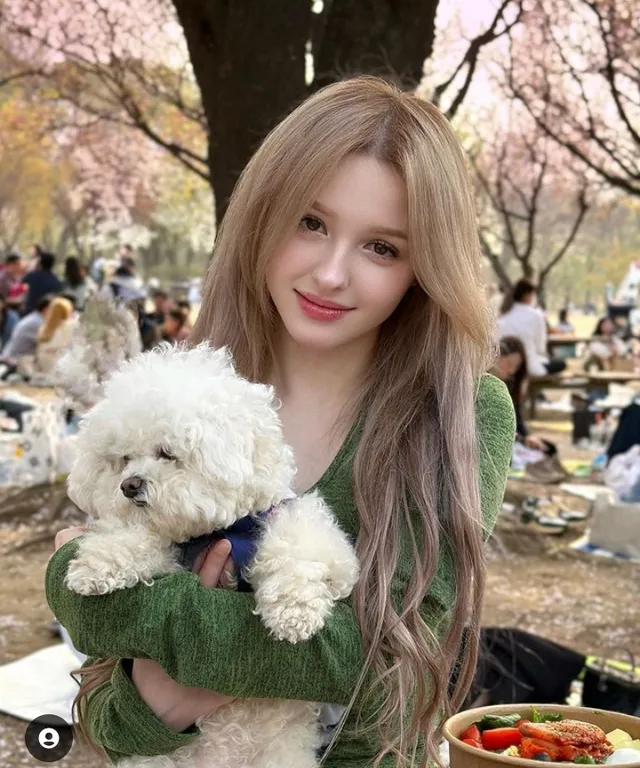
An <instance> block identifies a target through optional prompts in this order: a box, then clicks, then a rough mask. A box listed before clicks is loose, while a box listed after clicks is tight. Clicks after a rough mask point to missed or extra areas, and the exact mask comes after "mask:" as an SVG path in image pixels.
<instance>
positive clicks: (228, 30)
mask: <svg viewBox="0 0 640 768" xmlns="http://www.w3.org/2000/svg"><path fill="white" fill-rule="evenodd" d="M173 2H174V5H175V8H176V11H177V13H178V17H179V19H180V22H181V24H182V27H183V29H184V33H185V37H186V40H187V45H188V47H189V54H190V57H191V63H192V66H193V71H194V73H195V76H196V79H197V81H198V85H199V86H200V91H201V93H202V104H203V107H204V111H205V114H206V116H207V121H208V124H209V154H208V160H209V168H210V171H211V179H212V186H213V190H214V196H215V201H216V216H217V219H218V221H220V219H221V218H222V215H223V213H224V210H225V209H226V206H227V203H228V201H229V197H230V196H231V192H232V190H233V187H234V185H235V182H236V179H237V178H238V176H239V174H240V172H241V171H242V169H243V168H244V166H245V165H246V163H247V161H248V159H249V158H250V157H251V154H252V153H253V151H254V150H255V148H256V146H257V145H258V144H259V142H260V141H261V140H262V138H263V137H264V136H265V134H266V133H267V132H268V131H269V130H270V129H271V128H272V127H273V126H274V125H275V124H276V123H277V121H278V120H279V119H280V118H281V117H282V116H284V115H285V114H286V113H287V112H288V110H289V109H290V108H291V106H292V105H295V104H296V103H297V102H299V101H300V100H301V99H302V98H303V97H304V96H305V43H306V40H307V38H308V37H309V24H310V15H311V11H310V2H309V0H278V1H277V2H272V3H266V2H255V0H200V1H199V2H197V3H194V2H193V0H173Z"/></svg>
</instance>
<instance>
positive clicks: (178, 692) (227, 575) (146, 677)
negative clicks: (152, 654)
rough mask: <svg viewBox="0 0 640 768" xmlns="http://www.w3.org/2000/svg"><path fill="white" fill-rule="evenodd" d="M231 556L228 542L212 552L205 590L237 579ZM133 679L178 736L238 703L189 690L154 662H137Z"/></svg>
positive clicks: (204, 577)
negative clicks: (197, 721) (219, 711)
mask: <svg viewBox="0 0 640 768" xmlns="http://www.w3.org/2000/svg"><path fill="white" fill-rule="evenodd" d="M230 552H231V545H230V543H229V542H228V541H227V540H226V539H223V540H222V541H219V542H217V544H215V545H214V546H213V547H212V548H211V550H210V551H209V552H208V554H207V556H206V558H205V561H204V563H203V564H202V567H201V568H200V570H199V571H198V573H199V575H200V583H201V584H202V586H203V587H216V586H228V584H229V583H230V581H231V580H232V579H233V561H232V560H231V558H230V557H229V553H230ZM131 679H132V680H133V684H134V685H135V687H136V688H137V689H138V693H139V694H140V697H141V698H142V700H143V701H144V702H145V703H146V704H147V706H148V707H149V708H150V709H152V710H153V711H154V712H155V714H156V715H157V716H158V717H159V718H160V720H162V722H163V723H164V724H165V725H166V726H167V727H168V728H171V729H172V730H174V731H177V732H180V731H184V730H185V728H188V727H189V726H190V725H193V723H195V721H196V720H197V719H198V718H199V717H202V716H203V715H209V714H211V713H212V712H215V711H216V710H218V709H220V707H223V706H224V705H225V704H229V703H230V702H232V701H233V700H234V697H233V696H222V695H220V694H217V693H215V692H214V691H208V690H206V689H205V688H185V687H183V686H181V685H180V684H179V683H176V681H175V680H173V678H171V677H169V675H168V674H167V673H166V672H165V671H164V669H163V668H162V667H161V666H160V664H158V663H157V662H156V661H153V660H152V659H134V660H133V669H132V672H131Z"/></svg>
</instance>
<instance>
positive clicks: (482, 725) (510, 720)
mask: <svg viewBox="0 0 640 768" xmlns="http://www.w3.org/2000/svg"><path fill="white" fill-rule="evenodd" d="M519 720H522V718H521V717H520V715H518V714H517V713H516V714H514V715H485V716H484V717H483V718H482V720H480V722H479V723H476V725H477V726H478V728H479V729H480V730H481V731H490V730H493V729H494V728H513V726H514V725H515V724H516V723H517V722H518V721H519Z"/></svg>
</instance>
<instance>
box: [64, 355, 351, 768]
mask: <svg viewBox="0 0 640 768" xmlns="http://www.w3.org/2000/svg"><path fill="white" fill-rule="evenodd" d="M77 447H78V458H77V461H76V463H75V464H74V466H73V469H72V471H71V473H70V475H69V495H70V497H71V499H72V500H73V501H74V502H75V503H76V504H77V505H78V506H79V507H80V508H81V509H83V510H84V511H85V512H86V513H88V514H89V515H91V516H93V518H94V523H93V524H92V526H91V528H90V530H89V532H88V533H87V534H86V535H84V536H83V537H82V538H80V539H79V544H78V554H77V557H76V558H75V559H74V560H73V561H72V562H71V563H70V566H69V570H68V574H67V585H68V586H69V588H70V589H71V590H73V591H75V592H78V593H80V594H82V595H102V594H106V593H109V592H113V591H114V590H117V589H124V588H127V587H132V586H134V585H136V584H139V583H141V582H143V583H145V584H150V583H151V582H152V581H153V579H154V578H156V577H159V576H162V575H163V574H168V573H171V572H175V571H178V570H181V569H183V568H184V565H185V557H186V562H187V564H188V561H189V552H190V546H191V544H193V542H194V540H195V541H196V542H199V541H202V537H206V536H208V535H210V534H211V533H212V531H217V530H223V529H229V528H231V529H232V530H233V529H234V524H235V526H236V527H237V525H238V521H240V525H241V526H242V525H245V524H246V523H247V522H249V523H250V524H251V525H253V521H252V518H256V517H257V518H258V522H257V523H255V528H256V529H257V536H256V539H255V541H254V542H253V547H254V549H255V551H254V553H253V557H252V559H251V562H250V563H249V565H248V567H247V568H245V569H243V571H242V573H241V574H240V576H241V578H243V579H246V581H247V582H248V584H249V585H250V588H251V589H252V590H253V592H254V594H255V606H256V613H257V614H258V615H259V616H260V617H261V619H262V621H263V623H264V624H265V626H266V627H268V629H269V630H270V631H271V633H273V634H274V635H275V636H276V637H277V638H278V639H279V640H282V641H286V642H291V643H295V642H298V641H303V640H307V639H308V638H310V637H311V636H312V635H313V634H314V633H315V632H317V631H318V630H319V629H320V628H321V627H322V626H323V624H324V622H325V620H326V618H327V616H328V615H329V613H330V611H331V609H332V606H333V604H334V603H335V601H337V600H341V599H344V598H346V597H347V596H348V595H349V594H350V593H351V590H352V588H353V586H354V584H355V582H356V580H357V576H358V563H357V560H356V557H355V553H354V550H353V548H352V546H351V544H350V543H349V541H348V539H347V536H346V535H345V534H344V533H343V532H342V531H341V530H340V529H339V528H338V526H337V524H336V522H335V520H334V517H333V515H332V513H331V511H330V510H329V508H328V507H327V505H326V504H325V503H324V501H323V500H322V498H321V497H320V496H319V495H318V494H317V493H315V492H311V493H306V494H304V495H303V496H300V497H295V495H294V494H293V493H292V491H291V487H292V482H293V478H294V474H295V467H294V461H293V454H292V451H291V449H290V448H289V446H287V444H286V443H285V441H284V437H283V432H282V427H281V424H280V420H279V418H278V415H277V412H276V407H275V404H274V395H273V390H272V389H271V388H270V387H267V386H264V385H262V384H254V383H250V382H248V381H246V380H245V379H242V378H241V377H240V376H238V374H237V373H236V371H235V370H234V367H233V364H232V360H231V357H230V355H229V353H228V352H227V351H226V350H225V349H213V348H211V347H209V346H208V345H206V344H205V345H200V346H198V347H195V348H192V349H189V348H184V347H178V348H176V347H173V348H168V347H165V348H163V349H161V350H157V351H153V352H149V353H146V354H143V355H140V356H138V357H136V358H134V359H133V360H130V361H129V362H127V363H125V364H124V366H123V367H122V368H121V369H120V370H119V371H118V372H116V373H115V374H114V375H113V376H112V377H111V379H109V380H108V382H107V385H106V388H105V396H104V399H103V400H102V401H101V402H99V403H98V404H97V405H96V406H95V407H94V408H93V409H92V410H91V411H89V413H88V414H87V416H86V417H85V418H84V420H83V422H82V425H81V428H80V433H79V435H78V446H77ZM229 538H230V540H231V541H232V547H233V542H234V540H233V538H232V537H231V536H229ZM180 545H181V546H180ZM191 555H193V552H191ZM232 555H233V549H232ZM259 663H260V659H259V658H256V664H259ZM317 713H318V705H317V704H314V703H305V702H295V701H280V700H236V701H235V702H233V703H232V704H228V705H227V706H225V707H223V708H222V709H220V710H219V711H218V712H216V713H214V714H213V715H210V716H208V717H206V718H204V719H203V720H201V721H199V722H198V725H199V726H200V728H201V730H202V733H201V735H200V736H199V738H198V739H196V740H195V742H194V743H193V744H191V745H189V746H187V747H181V748H180V749H177V750H176V751H175V752H173V753H172V754H171V755H170V756H162V757H139V758H138V757H136V758H128V759H126V760H125V761H124V762H123V763H121V765H122V766H127V768H133V767H134V766H135V767H136V768H141V767H142V766H144V767H145V768H151V767H152V766H153V767H154V768H205V766H206V768H240V767H242V768H249V766H250V767H251V768H267V766H268V767H269V768H273V767H274V766H278V768H287V767H289V766H290V767H291V768H294V767H295V768H307V767H308V766H309V767H311V766H314V765H316V748H317V746H318V732H317V726H316V721H317Z"/></svg>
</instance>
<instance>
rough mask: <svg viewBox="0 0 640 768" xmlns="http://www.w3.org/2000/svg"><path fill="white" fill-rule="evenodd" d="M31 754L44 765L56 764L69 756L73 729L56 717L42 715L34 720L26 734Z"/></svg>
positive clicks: (25, 741) (26, 741)
mask: <svg viewBox="0 0 640 768" xmlns="http://www.w3.org/2000/svg"><path fill="white" fill-rule="evenodd" d="M24 743H25V745H26V747H27V749H28V750H29V754H30V755H31V756H32V757H35V759H36V760H40V762H42V763H55V762H56V761H58V760H62V758H63V757H66V756H67V755H68V754H69V750H70V749H71V746H72V745H73V729H72V728H71V726H70V725H67V723H66V722H65V721H64V720H63V719H62V718H61V717H57V716H56V715H40V717H36V719H35V720H32V721H31V722H30V723H29V725H28V726H27V730H26V732H25V734H24Z"/></svg>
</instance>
